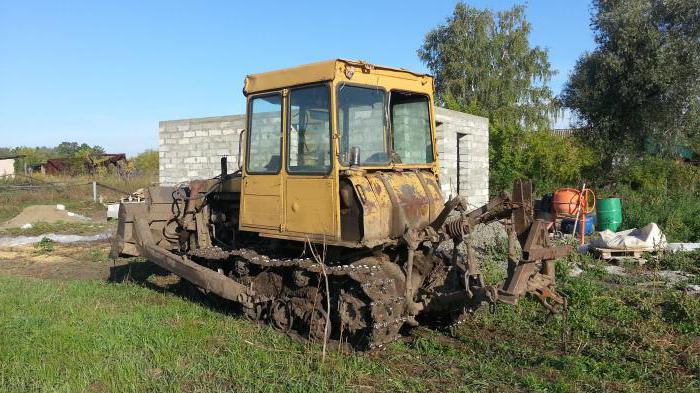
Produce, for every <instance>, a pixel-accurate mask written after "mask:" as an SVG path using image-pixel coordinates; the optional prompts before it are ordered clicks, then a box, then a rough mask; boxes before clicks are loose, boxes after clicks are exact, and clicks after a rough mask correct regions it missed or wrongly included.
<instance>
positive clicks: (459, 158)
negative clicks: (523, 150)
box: [435, 107, 489, 208]
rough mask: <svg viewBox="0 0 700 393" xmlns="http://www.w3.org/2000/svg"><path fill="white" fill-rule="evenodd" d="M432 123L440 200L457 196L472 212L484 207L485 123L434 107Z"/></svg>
mask: <svg viewBox="0 0 700 393" xmlns="http://www.w3.org/2000/svg"><path fill="white" fill-rule="evenodd" d="M435 122H436V124H437V129H436V131H437V146H438V154H439V157H440V180H441V185H442V194H443V196H444V197H445V198H448V197H449V196H450V195H452V196H454V195H457V194H459V195H461V196H464V197H465V198H466V199H467V203H469V205H470V206H471V207H474V208H476V207H479V206H481V205H483V204H485V203H487V202H488V200H489V120H488V119H487V118H484V117H479V116H473V115H469V114H466V113H462V112H457V111H453V110H449V109H445V108H439V107H436V108H435ZM458 140H459V143H458ZM458 146H459V149H458ZM458 168H459V170H458Z"/></svg>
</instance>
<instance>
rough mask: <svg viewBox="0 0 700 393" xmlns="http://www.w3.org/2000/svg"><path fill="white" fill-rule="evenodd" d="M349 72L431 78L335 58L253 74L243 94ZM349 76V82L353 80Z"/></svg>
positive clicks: (247, 78) (317, 80)
mask: <svg viewBox="0 0 700 393" xmlns="http://www.w3.org/2000/svg"><path fill="white" fill-rule="evenodd" d="M349 70H352V71H351V72H354V71H355V70H357V72H370V71H371V70H383V71H386V72H389V73H391V74H396V75H395V76H396V77H399V78H402V79H412V80H419V79H423V78H426V77H428V78H432V77H430V76H429V75H427V74H421V73H417V72H413V71H409V70H406V69H403V68H396V67H386V66H381V65H373V64H369V63H367V62H364V61H360V60H347V59H334V60H326V61H319V62H316V63H311V64H304V65H300V66H296V67H291V68H284V69H281V70H275V71H269V72H263V73H260V74H251V75H247V76H246V77H245V83H244V86H243V94H245V95H248V94H254V93H260V92H264V91H268V90H276V89H280V88H285V87H291V86H297V85H305V84H309V83H315V82H324V81H331V80H334V79H336V78H337V77H341V78H343V79H346V78H345V76H346V75H347V74H348V72H349ZM350 78H351V76H350V77H347V79H350Z"/></svg>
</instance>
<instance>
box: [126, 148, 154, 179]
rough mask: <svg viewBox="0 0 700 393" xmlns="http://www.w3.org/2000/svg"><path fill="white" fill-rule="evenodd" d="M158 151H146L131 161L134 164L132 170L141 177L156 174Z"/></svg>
mask: <svg viewBox="0 0 700 393" xmlns="http://www.w3.org/2000/svg"><path fill="white" fill-rule="evenodd" d="M158 156H159V155H158V151H157V150H151V149H149V150H146V151H144V152H143V153H141V154H139V155H137V156H136V157H134V158H133V159H132V161H133V162H134V170H135V171H136V172H137V173H138V174H141V175H154V174H158V169H159V166H158V162H159V160H158Z"/></svg>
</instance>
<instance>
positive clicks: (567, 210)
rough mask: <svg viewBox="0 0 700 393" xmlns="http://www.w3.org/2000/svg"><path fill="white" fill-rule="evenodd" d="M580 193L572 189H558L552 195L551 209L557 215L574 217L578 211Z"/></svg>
mask: <svg viewBox="0 0 700 393" xmlns="http://www.w3.org/2000/svg"><path fill="white" fill-rule="evenodd" d="M580 199H581V193H580V192H579V190H576V189H574V188H560V189H558V190H557V191H556V192H555V193H554V198H553V199H552V207H553V209H554V212H555V213H557V215H562V216H571V215H576V213H578V209H579V200H580Z"/></svg>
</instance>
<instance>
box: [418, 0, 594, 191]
mask: <svg viewBox="0 0 700 393" xmlns="http://www.w3.org/2000/svg"><path fill="white" fill-rule="evenodd" d="M529 34H530V23H528V21H527V20H526V19H525V7H524V6H520V5H519V6H515V7H513V8H512V9H510V10H507V11H502V12H497V13H494V12H493V11H490V10H481V9H477V8H473V7H469V6H467V5H465V4H464V3H462V2H460V3H458V4H457V5H456V7H455V9H454V13H453V14H452V16H451V17H449V18H447V21H446V23H445V24H443V25H440V26H438V27H436V28H435V29H433V30H432V31H430V32H428V34H426V36H425V41H424V43H423V46H422V47H421V48H420V49H419V50H418V56H419V58H420V59H421V60H422V61H423V62H425V64H426V65H427V66H428V68H429V69H430V71H431V72H432V74H433V75H434V76H435V87H436V100H437V102H438V104H441V105H443V106H445V107H447V108H449V109H453V110H458V111H462V112H467V113H471V114H474V115H479V116H485V117H488V118H489V124H490V125H489V131H490V132H489V134H490V140H489V161H490V173H491V175H490V183H491V184H490V187H491V190H492V191H499V190H504V189H509V188H510V187H512V184H513V180H515V179H517V178H520V177H535V180H538V178H539V179H541V180H547V182H546V183H545V182H539V183H540V184H547V185H550V184H551V182H552V180H553V179H561V177H562V173H559V172H558V173H550V172H548V171H547V168H554V167H555V165H548V166H546V167H545V168H544V169H542V168H540V167H538V163H541V162H542V161H545V162H554V159H555V158H561V159H563V160H564V161H563V162H557V163H556V164H559V165H562V166H566V165H568V166H569V168H571V169H572V172H573V174H572V173H570V172H566V174H567V175H568V176H573V177H574V178H576V176H579V175H580V172H581V167H582V165H584V162H582V161H573V158H570V156H565V157H561V155H560V154H558V152H557V151H556V150H555V149H556V148H557V147H556V146H557V145H553V146H552V148H551V149H549V150H542V149H540V147H541V146H542V144H541V143H540V142H539V141H538V138H539V139H542V138H546V140H547V141H549V142H554V143H557V144H559V143H558V142H556V141H552V138H550V136H549V135H547V134H544V133H543V132H542V131H544V130H548V129H549V127H550V123H551V121H552V119H553V117H554V116H557V115H558V114H559V103H558V101H557V100H556V99H555V97H554V95H553V93H552V91H551V89H550V88H549V87H548V86H547V83H548V82H549V80H550V79H551V77H552V76H553V75H554V74H555V71H554V70H553V69H552V67H551V65H550V64H549V60H548V57H547V51H546V50H545V49H542V48H540V47H537V46H535V47H531V46H530V42H529ZM538 131H539V132H538ZM567 146H568V145H567ZM535 147H537V148H538V149H537V151H538V152H539V153H540V154H543V155H544V156H543V157H533V155H532V151H534V148H535ZM567 148H568V147H567ZM569 150H571V151H574V152H575V153H576V154H574V156H576V157H579V156H586V152H581V151H579V150H580V149H579V148H578V147H577V146H573V147H570V149H569ZM584 161H585V162H588V161H589V160H584Z"/></svg>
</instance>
